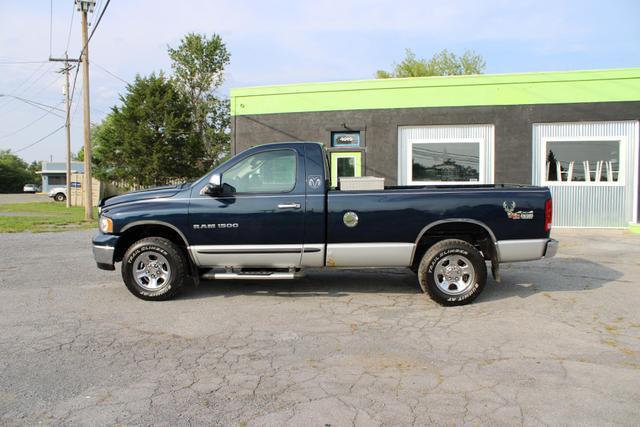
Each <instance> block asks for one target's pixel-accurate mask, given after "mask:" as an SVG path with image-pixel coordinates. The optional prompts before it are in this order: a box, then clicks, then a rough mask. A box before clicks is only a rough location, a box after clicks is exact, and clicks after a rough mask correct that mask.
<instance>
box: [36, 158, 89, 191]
mask: <svg viewBox="0 0 640 427" xmlns="http://www.w3.org/2000/svg"><path fill="white" fill-rule="evenodd" d="M38 173H39V174H40V175H41V176H42V190H41V191H42V192H43V193H48V192H49V190H50V189H52V188H53V187H64V186H66V185H67V164H66V163H65V162H42V170H41V171H40V172H38ZM71 173H72V174H75V173H84V163H83V162H73V161H72V162H71Z"/></svg>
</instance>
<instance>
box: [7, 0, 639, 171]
mask: <svg viewBox="0 0 640 427" xmlns="http://www.w3.org/2000/svg"><path fill="white" fill-rule="evenodd" d="M106 2H107V1H106V0H98V1H97V4H96V13H94V14H93V15H92V16H90V17H89V19H90V21H91V22H94V23H95V21H96V20H97V16H98V14H99V13H100V12H101V11H102V9H103V8H104V5H105V4H106ZM638 16H640V1H639V0H628V1H623V0H619V1H616V0H609V1H607V2H604V1H589V0H581V1H573V0H570V1H562V0H555V1H546V0H537V1H528V0H522V1H515V0H512V1H506V0H486V1H479V0H475V1H473V0H448V1H431V0H394V1H376V0H353V1H350V0H340V1H334V0H328V1H322V0H314V1H300V0H299V1H284V0H283V1H278V0H274V1H269V0H262V1H257V0H256V1H247V0H229V1H226V0H220V1H203V0H200V1H193V0H173V1H169V0H111V2H110V4H109V7H108V8H107V10H106V12H105V13H104V16H103V18H102V21H101V22H100V24H99V26H98V28H97V30H96V32H95V35H94V37H93V39H92V40H91V43H90V49H89V56H90V62H91V64H90V68H89V69H90V76H91V80H90V81H91V88H90V94H91V121H92V122H94V123H99V122H100V121H101V120H102V119H103V118H104V117H105V115H106V114H108V112H109V110H110V108H111V107H112V106H113V105H117V104H118V102H119V98H118V97H119V95H120V94H123V93H124V91H125V89H126V82H131V81H133V79H134V78H135V76H136V74H140V75H148V74H150V73H152V72H158V71H160V70H164V72H165V73H170V72H171V64H170V61H169V58H168V56H167V47H168V46H172V47H175V46H178V44H179V43H180V39H181V38H182V37H183V36H184V35H185V34H187V33H189V32H198V33H205V34H213V33H217V34H220V35H221V36H222V38H223V40H224V41H225V43H226V45H227V48H228V49H229V51H230V53H231V64H230V65H229V67H228V68H227V70H226V72H225V83H224V85H223V86H222V88H221V89H220V93H221V94H222V95H223V96H226V95H228V92H229V89H230V88H233V87H244V86H256V85H269V84H284V83H297V82H312V81H336V80H359V79H369V78H373V77H374V75H375V72H376V70H378V69H391V68H392V66H393V64H394V63H395V62H399V61H401V60H402V58H403V56H404V51H405V49H406V48H410V49H411V50H413V51H414V52H415V53H416V55H417V56H419V57H430V56H431V55H432V54H433V53H435V52H438V51H440V50H441V49H445V48H446V49H449V50H450V51H453V52H455V53H458V54H460V53H462V52H463V51H464V50H465V49H471V50H474V51H475V52H476V53H478V54H480V55H482V56H483V57H484V58H485V60H486V63H487V67H486V70H485V72H486V73H513V72H531V71H558V70H579V69H604V68H627V67H640V25H638ZM79 23H80V15H79V13H78V12H76V11H75V7H74V6H73V0H52V1H51V0H29V1H24V0H1V1H0V95H4V96H0V150H4V149H11V150H12V151H14V152H17V154H18V155H19V156H21V157H22V158H23V159H24V160H26V161H27V162H31V161H34V160H36V161H40V160H47V161H48V160H54V161H64V159H65V144H66V143H65V133H64V129H61V130H58V131H57V132H56V133H54V134H52V135H51V136H49V137H47V138H44V139H43V140H42V141H40V142H37V143H35V142H36V141H38V140H40V139H41V138H43V137H45V136H46V135H48V134H50V133H51V132H52V131H54V130H56V129H58V128H59V127H60V126H61V125H63V124H64V120H63V118H61V117H57V116H55V115H53V114H46V112H47V111H48V110H49V109H48V108H46V111H43V110H41V109H38V108H35V107H33V106H32V105H29V104H27V103H25V102H22V101H19V100H17V99H15V98H11V97H8V96H7V95H13V96H18V97H21V98H24V99H29V100H31V101H36V102H39V103H41V104H46V105H49V106H57V107H58V108H63V106H64V104H63V92H62V86H63V76H62V75H61V74H59V73H57V71H58V70H59V69H60V65H61V64H60V63H49V62H33V63H26V62H30V61H46V60H47V59H48V57H49V55H50V54H51V55H53V56H54V57H60V56H63V55H64V52H65V50H67V51H68V52H69V55H70V56H71V57H77V56H78V55H79V52H80V47H81V42H80V40H81V32H80V31H81V29H80V25H79ZM89 31H91V27H90V29H89ZM67 41H69V44H68V47H67ZM16 62H19V63H16ZM105 70H107V71H105ZM81 76H82V74H80V76H79V77H78V82H77V84H76V92H75V95H74V104H73V107H72V132H71V134H72V149H73V151H74V152H77V151H78V150H79V149H80V147H81V146H82V107H81V106H80V105H79V102H80V101H81V100H82V96H81V92H80V89H81V87H82V79H81ZM53 113H57V114H60V115H61V116H62V114H63V113H60V112H58V111H57V110H53ZM34 143H35V144H34ZM32 144H34V145H32ZM29 145H32V146H31V147H29V148H24V147H27V146H29ZM18 150H19V151H18Z"/></svg>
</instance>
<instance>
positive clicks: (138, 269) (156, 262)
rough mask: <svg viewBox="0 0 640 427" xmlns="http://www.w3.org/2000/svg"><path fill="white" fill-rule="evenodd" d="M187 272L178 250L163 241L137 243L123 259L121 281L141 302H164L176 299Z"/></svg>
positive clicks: (171, 243) (151, 238) (147, 239)
mask: <svg viewBox="0 0 640 427" xmlns="http://www.w3.org/2000/svg"><path fill="white" fill-rule="evenodd" d="M187 271H188V269H187V260H186V258H185V256H184V253H183V252H182V250H180V247H179V246H178V245H176V244H175V243H173V242H172V241H171V240H169V239H165V238H163V237H147V238H144V239H142V240H138V241H137V242H135V243H134V244H133V245H131V246H130V247H129V249H127V252H126V253H125V254H124V257H123V259H122V279H123V280H124V283H125V285H127V289H129V291H130V292H131V293H132V294H133V295H135V296H137V297H138V298H141V299H144V300H150V301H163V300H168V299H171V298H173V297H174V296H176V295H177V294H178V293H179V292H180V290H181V288H182V285H183V284H184V282H185V280H186V274H187Z"/></svg>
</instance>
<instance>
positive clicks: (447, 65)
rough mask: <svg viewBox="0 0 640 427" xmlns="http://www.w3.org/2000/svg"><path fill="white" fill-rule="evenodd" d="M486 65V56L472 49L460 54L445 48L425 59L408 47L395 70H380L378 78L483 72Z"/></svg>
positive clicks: (394, 67)
mask: <svg viewBox="0 0 640 427" xmlns="http://www.w3.org/2000/svg"><path fill="white" fill-rule="evenodd" d="M485 67H486V62H485V60H484V58H482V56H480V55H478V54H476V53H475V52H473V51H470V50H466V51H465V52H464V53H463V54H462V55H461V56H458V55H456V54H455V53H452V52H449V51H448V50H447V49H444V50H442V51H440V52H438V53H436V54H434V55H433V56H432V57H431V58H430V59H424V58H418V57H417V56H416V54H415V53H413V51H411V49H407V50H406V52H405V58H404V59H403V60H402V62H400V63H399V64H394V66H393V71H385V70H378V71H377V72H376V78H378V79H388V78H392V77H428V76H457V75H462V74H482V72H483V71H484V69H485Z"/></svg>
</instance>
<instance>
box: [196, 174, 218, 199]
mask: <svg viewBox="0 0 640 427" xmlns="http://www.w3.org/2000/svg"><path fill="white" fill-rule="evenodd" d="M221 183H222V175H220V174H217V173H214V174H213V175H211V178H209V183H207V185H205V186H204V187H202V190H201V191H200V194H203V195H204V194H207V195H209V196H219V195H220V194H222V184H221Z"/></svg>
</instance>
